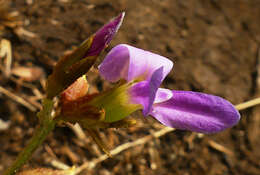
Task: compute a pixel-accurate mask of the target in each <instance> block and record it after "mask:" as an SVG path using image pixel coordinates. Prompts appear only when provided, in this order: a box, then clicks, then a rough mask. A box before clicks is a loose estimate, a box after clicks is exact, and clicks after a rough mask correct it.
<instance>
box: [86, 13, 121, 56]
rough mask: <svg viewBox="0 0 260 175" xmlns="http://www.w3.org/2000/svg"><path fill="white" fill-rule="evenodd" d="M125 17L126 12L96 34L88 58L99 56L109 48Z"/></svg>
mask: <svg viewBox="0 0 260 175" xmlns="http://www.w3.org/2000/svg"><path fill="white" fill-rule="evenodd" d="M124 16H125V12H122V13H121V14H120V15H118V16H117V17H115V18H114V19H112V20H111V21H110V22H109V23H107V24H105V25H104V26H103V27H102V28H100V29H99V30H98V31H97V32H96V33H95V35H94V38H93V42H92V45H91V47H90V49H89V50H88V52H87V55H86V56H93V55H98V54H99V53H100V52H101V51H102V50H103V49H104V48H105V47H106V46H107V44H108V43H109V42H110V41H111V40H112V38H113V37H114V35H115V34H116V33H117V31H118V29H119V28H120V26H121V24H122V22H123V19H124Z"/></svg>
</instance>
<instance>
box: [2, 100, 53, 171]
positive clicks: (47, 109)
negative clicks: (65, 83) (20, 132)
mask: <svg viewBox="0 0 260 175" xmlns="http://www.w3.org/2000/svg"><path fill="white" fill-rule="evenodd" d="M52 109H53V102H52V101H51V100H49V99H44V100H43V110H42V111H41V112H39V113H38V117H39V118H40V121H41V124H40V126H39V127H38V128H37V129H36V131H35V133H34V135H33V137H32V138H31V140H30V141H29V143H28V145H27V146H26V147H25V148H24V150H23V151H22V152H20V153H19V155H18V157H17V158H16V160H15V162H14V163H13V164H12V165H11V166H10V167H9V168H8V169H7V170H6V171H5V172H4V174H3V175H13V174H15V173H16V172H17V171H18V170H19V169H20V168H21V167H22V166H23V165H24V164H25V163H26V162H27V161H28V160H29V159H30V157H31V156H32V154H33V152H34V151H35V150H36V149H37V148H38V147H39V146H40V145H41V144H42V143H43V141H44V140H45V138H46V137H47V135H48V134H49V133H50V132H51V131H52V130H53V129H54V128H55V124H56V121H55V120H53V119H52V116H51V111H52Z"/></svg>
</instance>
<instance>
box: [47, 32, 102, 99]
mask: <svg viewBox="0 0 260 175" xmlns="http://www.w3.org/2000/svg"><path fill="white" fill-rule="evenodd" d="M93 37H94V35H92V36H91V37H90V38H88V39H87V40H85V41H84V42H83V43H82V44H81V45H80V46H79V47H78V48H77V49H76V50H75V51H73V52H72V53H70V54H68V55H66V56H64V57H62V58H61V59H60V60H59V61H58V63H57V65H56V66H55V67H54V69H53V73H52V74H51V75H50V76H49V77H48V80H47V86H46V92H47V98H50V99H51V98H53V97H55V96H56V95H58V94H59V93H60V92H62V91H63V90H64V89H66V88H67V87H68V86H70V85H71V84H72V83H73V82H74V81H76V80H77V79H78V78H79V77H80V76H82V75H84V74H85V73H86V72H88V70H89V69H90V68H91V67H92V65H93V64H94V63H95V61H96V59H97V58H98V55H96V56H87V55H86V54H87V51H88V50H89V49H90V47H91V44H92V41H93Z"/></svg>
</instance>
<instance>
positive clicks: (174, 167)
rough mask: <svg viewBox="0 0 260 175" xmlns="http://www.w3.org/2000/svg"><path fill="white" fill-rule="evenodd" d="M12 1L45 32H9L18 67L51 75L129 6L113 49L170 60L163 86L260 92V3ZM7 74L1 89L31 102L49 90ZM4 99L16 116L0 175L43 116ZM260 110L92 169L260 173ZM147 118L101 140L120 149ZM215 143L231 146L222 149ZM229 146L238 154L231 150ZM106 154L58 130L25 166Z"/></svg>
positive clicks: (0, 157)
mask: <svg viewBox="0 0 260 175" xmlns="http://www.w3.org/2000/svg"><path fill="white" fill-rule="evenodd" d="M10 5H11V9H10V11H18V12H19V20H20V21H22V22H23V25H22V26H23V28H24V29H25V30H27V31H30V32H33V33H34V34H36V36H37V37H34V38H32V37H30V36H28V35H17V33H15V32H14V31H13V30H12V29H11V28H7V29H6V30H5V32H4V33H2V36H1V37H2V38H6V39H8V40H10V41H11V43H12V49H13V65H12V67H16V66H27V67H41V68H42V69H43V70H44V73H43V74H44V75H45V77H46V76H47V75H48V74H50V73H51V70H52V66H53V65H54V63H55V62H56V61H57V59H58V58H59V57H60V56H62V55H63V54H64V52H65V51H68V50H70V49H71V48H73V46H77V45H78V44H80V42H82V41H83V40H84V39H86V38H87V37H88V36H89V35H90V34H92V33H94V32H95V31H96V30H97V29H98V28H99V27H101V26H102V25H103V24H104V23H106V22H107V21H108V20H109V19H110V18H111V17H113V16H116V15H117V14H119V13H120V12H121V11H125V12H126V17H125V20H124V22H123V25H122V27H121V29H120V30H119V32H118V34H117V36H116V38H114V40H113V41H112V43H111V45H110V46H109V48H108V49H107V51H109V50H110V49H111V48H112V47H113V46H115V45H116V44H119V43H127V44H130V45H133V46H136V47H139V48H142V49H145V50H150V51H153V52H156V53H159V54H161V55H164V56H166V57H168V58H170V59H172V60H173V61H174V64H175V65H174V69H173V71H172V72H171V73H170V74H169V76H168V77H167V79H166V81H165V82H164V84H163V86H164V87H167V88H170V89H179V90H193V91H201V92H206V93H211V94H215V95H219V96H222V97H224V98H226V99H228V100H230V101H231V102H232V103H234V104H238V103H241V102H243V101H246V100H249V99H252V98H254V97H255V96H259V95H260V94H259V88H260V87H258V83H257V78H258V76H257V66H258V59H259V57H260V55H259V53H260V52H259V49H260V28H259V27H260V20H259V19H260V1H259V0H250V1H245V0H229V1H226V0H210V1H209V0H190V1H187V0H161V1H156V0H129V1H127V0H121V1H111V0H95V1H83V0H78V1H73V0H55V1H54V0H44V1H40V0H34V1H33V0H32V1H30V0H27V1H21V0H13V1H12V3H11V4H10ZM101 59H102V58H101ZM93 74H94V73H93ZM93 76H94V75H93ZM15 78H16V79H17V77H15ZM91 79H92V80H91V82H92V83H93V84H92V86H94V87H95V86H97V88H102V84H103V83H102V81H101V79H100V78H99V77H97V75H96V74H95V76H94V77H91ZM0 80H1V81H0V84H1V86H3V87H4V88H6V89H8V90H9V91H12V92H14V93H15V94H17V95H19V96H21V97H24V98H26V99H27V98H28V99H29V97H33V96H35V93H33V92H32V90H35V89H39V90H40V91H41V92H42V93H43V88H42V86H41V83H40V81H39V80H36V81H29V82H25V81H24V80H21V79H19V81H13V80H10V79H8V78H6V77H5V76H4V75H3V73H1V74H0ZM18 82H22V83H20V84H19V83H18ZM25 83H27V84H29V85H31V86H30V87H31V88H28V87H25ZM38 102H39V100H38ZM0 104H1V106H0V117H1V119H2V120H4V121H11V125H10V127H9V128H8V129H7V130H2V131H0V144H1V145H0V174H1V172H3V170H4V169H5V168H7V167H8V165H10V164H11V162H12V161H13V160H14V159H15V156H16V155H17V154H18V152H19V151H21V149H22V148H23V147H24V146H25V144H26V142H27V141H28V139H29V138H30V137H31V135H32V133H33V130H34V128H35V127H36V126H37V123H38V121H37V118H36V117H35V112H31V111H30V110H28V109H27V108H26V107H23V106H22V105H20V104H18V103H16V102H14V101H12V100H10V99H9V98H7V97H6V96H4V95H2V94H0ZM258 108H259V107H255V108H252V109H247V110H245V111H243V112H241V115H242V119H241V121H240V123H239V124H238V125H237V126H235V127H233V128H232V129H228V130H226V131H224V132H222V133H219V134H215V135H204V136H201V135H198V134H195V133H191V132H188V131H175V132H171V133H169V134H167V135H165V136H163V137H161V138H159V139H154V140H153V141H151V142H149V143H148V144H145V145H143V146H137V147H135V148H132V149H129V150H127V151H125V152H123V153H121V154H119V155H117V156H115V157H113V158H111V159H108V160H106V161H104V162H102V163H100V164H99V165H97V167H96V168H95V169H94V170H92V171H90V172H88V174H104V175H106V174H150V175H153V174H184V175H188V174H193V175H196V174H208V175H213V174H214V175H216V174H219V175H222V174H241V175H242V174H243V175H246V174H248V175H249V174H250V175H258V174H260V162H259V160H260V151H259V148H260V139H259V138H260V119H259V118H260V117H259V115H260V110H259V109H258ZM140 122H141V124H140V126H142V127H136V128H130V129H127V130H125V129H124V130H123V129H119V130H113V129H109V130H104V131H102V132H101V136H103V137H104V140H106V141H107V142H108V143H109V146H110V148H115V147H116V146H117V145H120V144H122V143H124V142H127V141H132V140H135V139H137V138H140V137H142V136H144V135H146V134H149V133H151V132H153V131H154V130H156V128H158V125H156V123H155V122H154V121H152V120H150V119H149V120H141V121H140ZM212 143H217V144H220V145H222V146H223V147H221V148H220V149H218V148H217V147H216V146H214V144H212ZM226 149H227V150H229V151H231V153H229V152H225V151H223V150H226ZM98 155H100V152H99V151H98V150H97V149H96V146H95V144H94V143H93V142H92V140H91V139H88V144H86V145H82V144H79V141H78V139H77V138H76V136H75V134H74V133H73V132H72V131H71V130H70V129H69V128H66V127H63V128H56V129H55V130H54V132H53V133H52V134H50V136H49V137H48V138H47V140H46V142H45V143H44V144H43V145H42V146H41V147H40V148H39V149H38V150H37V151H36V152H35V154H34V156H33V158H32V159H31V160H30V162H29V163H28V164H27V165H26V166H25V168H28V167H39V166H41V167H52V166H51V165H50V163H49V161H48V160H49V159H50V158H57V159H58V160H59V161H61V162H64V163H65V164H67V165H69V166H72V165H81V164H82V163H83V162H85V161H87V160H91V159H92V158H95V157H97V156H98ZM83 174H84V173H83Z"/></svg>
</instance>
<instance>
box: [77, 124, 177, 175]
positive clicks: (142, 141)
mask: <svg viewBox="0 0 260 175" xmlns="http://www.w3.org/2000/svg"><path fill="white" fill-rule="evenodd" d="M174 130H175V129H173V128H169V127H165V128H163V129H161V130H159V131H156V132H155V133H153V134H151V135H148V136H145V137H142V138H140V139H137V140H135V141H133V142H127V143H124V144H122V145H120V146H118V147H116V148H115V149H113V150H111V151H110V154H111V155H112V156H115V155H117V154H119V153H120V152H122V151H125V150H127V149H129V148H131V147H135V146H138V145H143V144H145V143H147V142H148V141H150V140H152V139H154V138H159V137H161V136H163V135H165V134H167V133H169V132H171V131H174ZM108 158H109V156H107V155H106V154H103V155H102V156H100V157H98V158H96V159H93V160H92V161H89V162H85V163H83V164H82V165H81V166H80V167H78V168H76V170H75V174H79V173H80V172H82V171H83V170H85V169H89V170H90V169H93V168H94V167H95V166H96V165H97V164H98V163H100V162H103V161H104V160H106V159H108Z"/></svg>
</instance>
